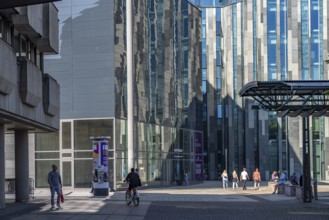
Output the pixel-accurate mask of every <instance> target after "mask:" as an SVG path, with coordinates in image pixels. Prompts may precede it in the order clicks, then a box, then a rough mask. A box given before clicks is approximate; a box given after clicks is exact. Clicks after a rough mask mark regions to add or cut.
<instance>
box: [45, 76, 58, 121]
mask: <svg viewBox="0 0 329 220" xmlns="http://www.w3.org/2000/svg"><path fill="white" fill-rule="evenodd" d="M59 89H60V87H59V84H58V83H57V81H56V80H55V79H54V78H52V77H51V76H50V75H48V74H43V108H44V111H45V113H46V114H48V115H51V116H55V115H58V114H59V105H60V104H59V94H60V93H59Z"/></svg>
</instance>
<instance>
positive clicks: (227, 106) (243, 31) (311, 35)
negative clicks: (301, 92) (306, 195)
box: [191, 0, 329, 179]
mask: <svg viewBox="0 0 329 220" xmlns="http://www.w3.org/2000/svg"><path fill="white" fill-rule="evenodd" d="M191 2H192V3H194V4H196V5H199V6H200V7H201V8H202V19H203V23H202V34H203V36H202V37H203V41H202V53H203V58H202V59H203V66H202V68H204V69H203V71H202V85H203V94H204V95H203V97H204V99H203V103H204V105H203V109H204V112H203V119H204V123H205V124H206V125H205V127H206V129H205V130H206V131H205V134H206V132H208V133H207V138H205V143H207V144H206V145H205V149H206V150H209V149H211V150H214V151H218V156H219V157H218V161H216V163H217V164H221V165H222V166H223V164H224V165H225V166H227V164H228V169H229V170H230V169H233V168H235V167H236V166H238V167H239V166H247V169H249V172H251V171H252V170H253V169H254V168H256V167H258V168H260V170H261V172H262V176H264V177H265V178H269V177H270V173H271V172H272V171H273V170H285V171H287V173H292V172H295V173H297V174H301V172H302V161H301V158H302V155H301V151H300V149H299V146H301V145H302V139H301V138H300V135H299V132H300V130H301V129H302V124H301V123H300V122H299V120H298V118H293V117H289V116H286V117H282V118H280V117H278V116H277V114H276V113H274V112H273V113H272V112H271V113H269V112H265V111H262V110H259V109H258V108H257V106H254V105H255V104H256V105H257V103H255V102H254V101H251V100H248V99H242V98H240V97H238V96H237V95H236V94H237V93H236V92H237V91H239V89H240V88H241V87H242V86H243V85H244V84H246V83H248V82H250V81H254V80H260V81H264V80H265V81H266V80H321V79H327V78H328V74H327V73H326V72H325V71H324V69H325V67H324V66H323V63H324V62H323V59H324V55H326V52H325V51H326V50H327V49H326V48H327V45H326V43H325V42H326V41H327V36H325V35H324V33H326V31H325V30H326V29H327V27H325V25H327V23H326V22H325V21H326V19H327V13H326V10H327V8H324V7H327V5H326V4H325V3H324V1H323V0H301V1H299V2H294V1H287V0H266V1H256V0H250V1H244V2H243V4H240V3H239V2H237V1H191ZM225 3H230V4H228V5H225ZM224 5H225V7H223V6H224ZM217 6H218V7H220V9H219V10H216V13H213V12H214V11H215V9H214V7H217ZM217 9H218V8H217ZM295 12H298V13H295ZM218 14H220V16H221V18H220V19H219V20H220V22H219V24H218V25H216V26H219V25H220V27H218V28H217V29H219V28H221V32H222V33H224V34H223V35H222V37H221V38H220V40H218V39H216V43H218V42H220V43H221V45H220V46H219V45H216V50H219V47H220V50H221V60H222V66H221V71H220V73H221V82H220V83H217V87H220V88H222V89H221V99H222V100H224V101H223V102H222V106H221V109H223V110H225V111H223V115H222V117H220V115H219V114H218V115H217V121H218V124H217V125H219V127H217V131H220V129H223V132H222V133H221V132H217V135H218V137H217V140H222V142H218V143H217V144H216V146H215V147H214V148H211V146H213V145H214V143H213V142H211V141H212V135H213V134H212V133H210V130H212V129H215V126H214V125H213V122H212V121H213V118H212V117H211V116H212V111H213V109H212V106H213V105H215V103H218V99H216V98H215V97H214V95H213V94H212V93H211V88H212V87H211V85H214V81H213V78H212V74H211V70H212V69H211V66H212V65H213V60H215V61H216V59H214V58H213V57H212V56H211V55H210V53H209V50H210V49H211V48H214V45H215V44H214V42H215V40H214V38H213V34H212V32H211V31H212V27H213V26H214V25H212V23H211V21H212V20H211V18H212V17H214V16H217V15H218ZM296 21H300V25H297V24H296ZM208 24H209V25H208ZM209 45H211V46H209ZM251 54H252V55H253V56H250V55H251ZM251 57H252V58H251ZM218 72H219V71H218ZM240 79H241V84H240V81H239V80H240ZM217 97H219V95H218V94H217ZM239 112H241V113H242V114H241V115H240V114H239ZM311 120H312V131H311V132H312V135H311V137H312V146H313V152H312V153H313V158H312V166H313V168H312V169H313V177H314V178H315V179H328V178H329V176H328V175H327V174H326V172H327V171H326V170H327V169H328V168H327V166H328V164H329V163H328V158H327V157H328V154H327V152H328V150H327V149H328V146H327V145H328V144H327V143H326V137H327V135H326V133H325V131H326V129H327V126H326V124H325V121H326V119H324V118H312V119H311ZM221 122H222V124H221ZM219 128H220V129H219ZM250 137H254V138H253V141H250V140H251V138H250ZM224 148H227V149H228V151H229V152H230V151H231V153H229V154H228V155H225V154H223V153H222V152H223V149H224ZM205 159H206V162H207V163H208V164H211V156H210V154H206V157H205ZM227 161H228V162H227ZM235 164H237V165H235ZM210 166H216V165H215V164H211V165H210ZM210 166H208V167H210ZM217 168H218V166H217ZM238 169H239V168H238ZM207 173H209V174H210V173H211V170H210V169H208V170H207ZM326 175H327V176H326ZM209 177H210V179H211V178H212V177H211V175H209Z"/></svg>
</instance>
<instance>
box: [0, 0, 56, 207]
mask: <svg viewBox="0 0 329 220" xmlns="http://www.w3.org/2000/svg"><path fill="white" fill-rule="evenodd" d="M50 2H51V1H45V0H43V1H42V0H40V1H38V0H32V1H29V3H28V4H37V5H30V6H26V5H27V2H26V1H20V0H16V1H1V3H0V100H1V101H0V169H1V172H0V208H3V207H4V206H5V189H6V190H8V185H9V183H10V184H11V185H10V187H11V189H12V190H13V192H15V193H16V201H17V202H24V201H27V200H28V199H29V186H30V179H29V178H30V177H33V176H34V173H33V172H32V173H30V172H29V171H30V170H33V167H34V161H33V158H34V155H31V154H30V153H29V144H30V143H31V142H34V139H33V138H31V137H32V136H33V134H35V133H43V132H53V131H56V130H58V129H59V98H60V97H59V84H58V83H57V81H56V80H55V79H54V78H52V77H51V76H50V75H49V74H47V73H46V72H44V64H43V55H44V54H46V53H47V54H53V53H57V52H58V18H57V8H56V7H55V6H54V4H52V3H50ZM39 3H44V4H39ZM29 168H30V169H29Z"/></svg>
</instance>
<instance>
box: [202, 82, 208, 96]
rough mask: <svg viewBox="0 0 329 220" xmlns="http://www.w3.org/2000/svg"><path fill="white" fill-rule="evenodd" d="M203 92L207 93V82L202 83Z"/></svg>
mask: <svg viewBox="0 0 329 220" xmlns="http://www.w3.org/2000/svg"><path fill="white" fill-rule="evenodd" d="M202 92H203V93H207V81H205V80H203V81H202Z"/></svg>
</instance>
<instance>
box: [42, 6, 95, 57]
mask: <svg viewBox="0 0 329 220" xmlns="http://www.w3.org/2000/svg"><path fill="white" fill-rule="evenodd" d="M99 1H100V0H64V1H58V2H54V4H55V6H56V8H57V9H58V19H59V24H58V26H59V27H58V31H59V50H61V45H62V39H61V37H60V36H61V35H62V28H63V26H64V25H65V23H66V21H67V19H70V18H71V19H74V18H76V17H79V16H80V15H82V12H83V11H84V10H86V9H89V8H94V7H96V6H98V2H99ZM60 58H61V56H60V51H59V53H58V54H56V55H48V56H47V58H46V59H60Z"/></svg>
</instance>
